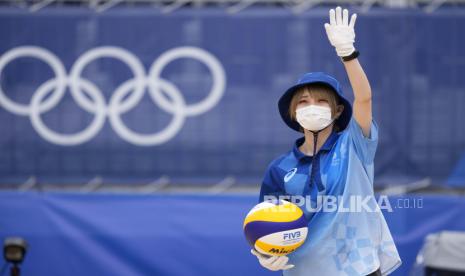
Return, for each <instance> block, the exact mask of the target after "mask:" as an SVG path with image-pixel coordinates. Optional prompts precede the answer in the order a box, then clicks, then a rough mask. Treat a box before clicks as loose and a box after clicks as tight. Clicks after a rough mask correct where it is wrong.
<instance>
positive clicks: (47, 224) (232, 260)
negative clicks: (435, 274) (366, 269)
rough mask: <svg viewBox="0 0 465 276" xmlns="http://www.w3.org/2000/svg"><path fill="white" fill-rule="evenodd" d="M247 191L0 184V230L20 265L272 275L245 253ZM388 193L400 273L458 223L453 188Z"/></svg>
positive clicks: (44, 270) (461, 221) (40, 270)
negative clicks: (10, 188)
mask: <svg viewBox="0 0 465 276" xmlns="http://www.w3.org/2000/svg"><path fill="white" fill-rule="evenodd" d="M256 200H257V196H248V195H221V196H208V195H187V194H186V195H129V194H91V195H89V194H88V195H86V194H73V193H69V194H66V193H18V192H2V193H0V238H1V239H4V238H5V237H7V236H11V235H15V236H16V235H19V236H22V237H24V238H26V239H27V241H28V242H29V251H28V253H27V257H26V261H25V263H24V267H23V272H24V275H50V276H52V275H69V276H73V275H172V276H177V275H180V276H181V275H182V276H185V275H203V276H208V275H224V276H226V275H273V273H270V272H267V271H266V270H264V269H262V268H261V267H260V266H259V264H258V262H257V261H256V258H255V257H254V256H252V255H251V254H250V252H249V248H248V244H247V242H246V240H245V238H244V236H243V233H242V221H243V219H244V217H245V215H246V213H247V212H248V210H249V209H250V208H251V207H252V206H254V205H255V204H256ZM389 202H391V206H392V207H393V212H387V213H385V216H386V220H387V222H388V224H389V225H390V229H391V232H392V234H393V236H394V239H395V241H396V245H397V248H398V250H399V253H400V255H401V257H402V260H403V265H402V266H401V267H400V268H399V269H398V270H397V271H396V272H395V273H394V274H392V275H395V276H396V275H397V276H405V275H408V272H409V270H410V268H411V266H412V263H413V261H414V259H415V256H416V254H417V251H418V250H419V248H420V246H421V244H422V242H423V239H424V237H425V236H426V235H427V234H429V233H433V232H437V231H441V230H458V231H465V214H464V213H463V210H465V199H464V198H463V197H457V196H431V195H408V196H402V197H390V198H389ZM414 206H415V207H417V208H412V207H414ZM407 207H409V208H407ZM418 207H421V208H418ZM274 275H279V274H274Z"/></svg>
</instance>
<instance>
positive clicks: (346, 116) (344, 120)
mask: <svg viewBox="0 0 465 276" xmlns="http://www.w3.org/2000/svg"><path fill="white" fill-rule="evenodd" d="M310 84H322V85H325V86H327V87H329V88H331V89H332V90H333V91H334V93H335V94H336V95H337V97H338V99H339V103H340V104H342V105H343V106H344V110H343V111H342V114H341V115H340V116H339V118H338V119H337V120H336V122H335V123H336V124H337V125H338V126H339V129H340V131H342V130H344V129H346V128H347V125H348V124H349V121H350V118H351V117H352V105H351V104H350V102H349V101H348V100H347V99H346V98H344V97H343V96H342V95H340V94H339V93H338V90H337V87H334V86H332V85H331V84H329V83H326V82H321V81H315V82H307V83H302V84H297V85H294V86H292V87H291V88H289V89H288V90H287V91H286V92H285V93H284V94H283V95H282V96H281V98H280V99H279V102H278V107H279V113H280V114H281V118H282V119H283V120H284V122H285V123H286V124H287V125H288V126H289V127H290V128H292V129H294V130H296V131H299V132H301V126H300V125H299V123H298V122H297V121H295V120H292V119H291V117H290V115H289V106H290V105H291V100H292V97H293V96H294V94H295V92H296V91H297V90H299V88H301V87H304V86H307V85H310Z"/></svg>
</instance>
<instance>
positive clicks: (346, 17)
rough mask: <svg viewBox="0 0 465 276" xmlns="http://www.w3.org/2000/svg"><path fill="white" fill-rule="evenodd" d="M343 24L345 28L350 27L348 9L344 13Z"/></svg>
mask: <svg viewBox="0 0 465 276" xmlns="http://www.w3.org/2000/svg"><path fill="white" fill-rule="evenodd" d="M342 24H344V26H348V25H349V11H348V10H347V9H344V10H343V11H342Z"/></svg>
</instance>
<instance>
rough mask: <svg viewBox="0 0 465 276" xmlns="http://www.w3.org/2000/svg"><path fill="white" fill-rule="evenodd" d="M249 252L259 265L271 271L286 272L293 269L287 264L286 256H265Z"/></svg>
mask: <svg viewBox="0 0 465 276" xmlns="http://www.w3.org/2000/svg"><path fill="white" fill-rule="evenodd" d="M250 252H251V253H252V254H253V255H255V256H257V259H258V261H259V262H260V264H261V265H262V266H263V267H264V268H266V269H269V270H271V271H278V270H286V269H290V268H293V267H294V265H293V264H287V262H288V261H289V258H288V257H287V256H266V255H263V254H260V253H258V252H257V251H256V250H255V249H252V250H250Z"/></svg>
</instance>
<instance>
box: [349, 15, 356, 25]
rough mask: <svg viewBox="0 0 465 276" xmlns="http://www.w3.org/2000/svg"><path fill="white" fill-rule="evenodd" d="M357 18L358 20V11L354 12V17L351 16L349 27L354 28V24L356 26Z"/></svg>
mask: <svg viewBox="0 0 465 276" xmlns="http://www.w3.org/2000/svg"><path fill="white" fill-rule="evenodd" d="M355 20H357V14H356V13H354V14H352V17H351V18H350V24H349V27H351V28H354V26H355Z"/></svg>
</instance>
